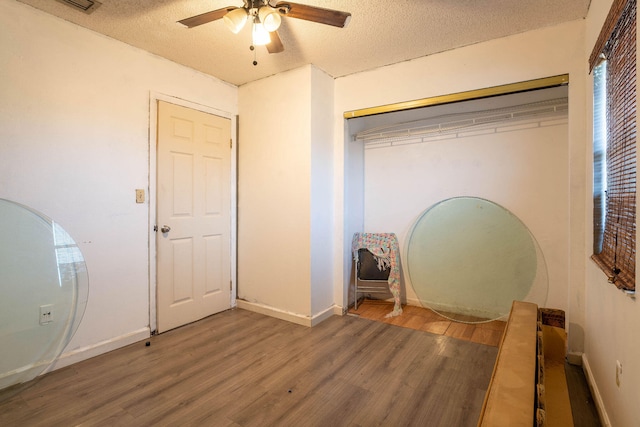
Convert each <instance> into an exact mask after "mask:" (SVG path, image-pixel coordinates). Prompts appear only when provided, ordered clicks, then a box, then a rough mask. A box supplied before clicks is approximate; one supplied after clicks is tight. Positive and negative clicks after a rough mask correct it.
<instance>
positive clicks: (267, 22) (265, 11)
mask: <svg viewBox="0 0 640 427" xmlns="http://www.w3.org/2000/svg"><path fill="white" fill-rule="evenodd" d="M258 18H260V22H262V25H264V28H265V30H267V31H268V32H272V31H276V30H277V29H278V28H280V23H281V22H282V18H281V17H280V14H279V13H278V11H277V10H275V9H274V8H272V7H269V6H262V7H261V8H260V9H259V10H258Z"/></svg>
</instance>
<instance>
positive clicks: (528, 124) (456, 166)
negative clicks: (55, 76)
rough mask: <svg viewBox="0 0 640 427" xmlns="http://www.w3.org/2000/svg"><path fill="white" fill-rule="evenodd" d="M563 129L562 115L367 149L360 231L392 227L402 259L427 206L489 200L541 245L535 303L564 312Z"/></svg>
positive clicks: (409, 287)
mask: <svg viewBox="0 0 640 427" xmlns="http://www.w3.org/2000/svg"><path fill="white" fill-rule="evenodd" d="M567 131H568V127H567V119H566V115H565V116H564V118H563V117H562V116H554V117H547V118H540V119H539V120H538V121H532V119H527V120H523V121H520V122H519V123H502V124H501V123H497V124H495V126H494V127H492V128H488V129H485V131H484V132H479V131H476V132H472V131H469V132H460V133H459V134H452V135H449V136H448V137H434V138H433V140H428V141H426V142H422V143H412V144H402V145H391V144H388V145H384V144H381V145H382V146H379V147H376V146H371V148H365V183H366V184H365V208H364V209H365V224H364V231H365V232H384V231H388V232H395V233H396V234H397V236H398V241H399V244H400V258H401V260H406V259H407V249H408V248H407V245H408V240H409V238H410V237H411V235H410V232H411V227H412V226H413V225H414V223H415V222H416V221H417V220H418V218H420V216H421V215H422V214H423V212H424V211H425V210H426V209H428V208H430V207H431V206H433V205H434V204H436V203H438V202H440V201H442V200H445V199H449V198H452V197H460V196H472V197H479V198H483V199H487V200H490V201H492V202H494V203H497V204H499V205H500V206H503V207H504V208H506V209H508V210H509V211H510V212H511V213H513V214H514V215H515V216H516V217H517V218H519V220H520V221H522V223H523V224H524V225H525V226H526V227H527V228H528V229H529V231H530V232H531V234H532V235H533V237H534V239H535V240H536V241H537V243H538V244H539V245H540V248H541V251H542V254H543V255H544V260H543V261H541V262H542V263H543V264H546V270H547V271H546V273H547V275H548V292H547V293H546V294H545V296H546V297H547V298H546V300H545V299H544V298H534V299H533V300H532V301H533V302H536V303H538V304H546V305H544V306H546V307H554V308H559V309H562V310H568V308H569V307H568V290H567V283H568V280H569V277H568V272H567V269H566V265H567V264H568V255H569V211H568V207H569V205H568V203H567V202H566V201H567V200H568V196H569V170H568V167H569V161H568V141H567V135H568V132H567ZM460 261H461V262H464V260H460ZM450 268H452V269H454V268H456V265H451V266H450ZM402 269H403V272H404V274H403V280H404V285H405V286H404V288H403V289H404V290H405V298H406V300H407V302H408V303H409V304H413V305H420V299H419V297H418V295H416V289H415V287H414V286H415V285H414V284H413V283H412V282H411V277H410V271H409V269H408V265H407V263H403V264H402ZM433 279H435V280H437V278H433ZM540 283H543V282H540ZM539 289H543V287H540V288H539ZM469 292H470V294H473V292H474V291H473V290H469ZM419 293H420V292H418V294H419ZM505 314H506V313H505Z"/></svg>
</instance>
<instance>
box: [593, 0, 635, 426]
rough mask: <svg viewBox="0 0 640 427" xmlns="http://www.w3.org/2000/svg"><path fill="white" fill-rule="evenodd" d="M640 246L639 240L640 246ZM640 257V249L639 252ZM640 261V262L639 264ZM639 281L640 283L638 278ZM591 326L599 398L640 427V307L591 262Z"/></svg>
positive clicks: (606, 4)
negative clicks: (618, 378)
mask: <svg viewBox="0 0 640 427" xmlns="http://www.w3.org/2000/svg"><path fill="white" fill-rule="evenodd" d="M611 3H612V2H611V1H610V0H594V1H592V2H591V6H590V8H589V15H588V16H587V20H586V28H587V30H586V40H585V59H584V61H585V63H586V62H587V59H588V56H589V54H590V53H591V50H592V49H593V45H594V43H595V41H596V39H597V37H598V35H599V33H600V29H601V28H602V24H603V22H604V20H605V18H606V16H607V13H608V12H609V8H610V7H611ZM585 91H586V93H587V99H589V100H590V99H591V97H592V96H593V81H592V78H591V76H589V79H588V81H587V82H586V85H585ZM588 105H589V108H588V109H587V112H586V119H587V128H588V129H591V127H592V117H593V116H592V114H593V112H592V111H593V110H592V108H591V102H589V103H588ZM587 135H589V137H588V138H587V144H586V147H585V148H586V153H585V157H586V160H587V165H586V171H587V174H586V182H587V184H588V185H587V189H586V194H587V195H590V194H591V193H592V182H593V178H592V175H591V170H592V169H591V161H592V148H591V147H592V145H591V143H592V141H591V134H590V133H587ZM585 205H586V208H585V211H586V221H585V227H586V228H585V234H586V235H587V238H586V239H585V242H584V246H585V251H586V252H587V254H591V248H592V238H593V229H592V220H591V215H592V211H593V210H592V199H591V197H590V196H589V197H587V198H586V200H585ZM636 243H637V242H636ZM636 253H638V251H637V250H636ZM636 261H637V260H636ZM636 282H637V279H636ZM585 304H586V312H587V316H586V322H585V328H584V334H585V354H584V361H585V366H586V368H587V372H588V374H589V375H590V376H592V378H593V380H594V381H595V384H596V385H597V390H596V396H595V397H596V399H597V401H598V403H599V404H600V405H603V406H604V408H605V410H606V414H607V416H608V419H609V422H610V425H612V426H637V425H640V406H639V405H638V403H639V402H640V400H639V399H640V397H639V396H640V364H639V363H638V361H639V360H640V339H638V337H639V336H640V335H639V334H640V333H639V331H638V327H639V326H640V305H638V302H637V301H635V300H632V299H631V298H629V297H628V296H626V295H625V294H624V293H623V292H621V291H619V290H618V289H617V288H616V287H615V286H614V285H612V284H609V283H607V278H606V276H605V274H604V273H603V272H602V271H601V270H600V269H599V268H598V267H597V266H596V265H595V263H593V262H592V261H591V260H587V263H586V295H585ZM616 361H620V362H621V363H622V378H621V382H620V387H618V386H616V382H615V373H616Z"/></svg>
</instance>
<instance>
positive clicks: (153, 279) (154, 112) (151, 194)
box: [148, 91, 238, 333]
mask: <svg viewBox="0 0 640 427" xmlns="http://www.w3.org/2000/svg"><path fill="white" fill-rule="evenodd" d="M158 101H164V102H168V103H170V104H176V105H180V106H182V107H186V108H190V109H192V110H198V111H202V112H204V113H208V114H213V115H215V116H218V117H223V118H226V119H230V120H231V144H232V145H231V165H230V167H231V168H230V177H229V178H230V182H231V189H230V190H231V193H230V195H231V224H230V227H231V234H230V236H229V238H230V240H231V242H230V243H231V248H230V251H231V254H230V255H231V257H230V261H231V265H230V266H229V267H230V269H231V275H230V277H231V296H230V298H231V301H229V307H232V308H233V307H235V306H236V295H237V287H236V279H237V237H238V236H237V230H238V228H237V218H238V215H237V212H238V210H237V194H238V191H237V183H238V176H237V171H238V165H237V159H238V143H237V134H238V132H237V128H238V126H237V121H238V119H237V116H236V115H234V114H231V113H229V112H227V111H222V110H219V109H217V108H214V107H209V106H207V105H202V104H198V103H196V102H192V101H187V100H185V99H181V98H176V97H174V96H171V95H166V94H162V93H157V92H153V91H152V92H150V95H149V191H148V200H149V222H148V225H149V229H148V236H149V330H150V331H151V333H155V331H156V330H157V326H158V325H157V320H158V319H157V315H158V314H157V291H158V284H157V272H156V268H157V248H156V232H155V231H154V230H153V227H154V226H155V225H156V224H157V212H156V209H157V203H156V191H157V173H158V169H157V166H158V165H157V163H158V159H157V154H158V153H157V140H158Z"/></svg>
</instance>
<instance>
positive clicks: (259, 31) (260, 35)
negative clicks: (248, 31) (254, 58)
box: [252, 19, 271, 46]
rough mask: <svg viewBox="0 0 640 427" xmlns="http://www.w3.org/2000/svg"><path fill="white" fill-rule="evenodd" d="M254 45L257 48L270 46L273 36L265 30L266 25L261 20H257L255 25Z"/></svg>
mask: <svg viewBox="0 0 640 427" xmlns="http://www.w3.org/2000/svg"><path fill="white" fill-rule="evenodd" d="M252 34H253V44H254V45H255V46H264V45H266V44H269V42H270V41H271V36H270V35H269V32H268V31H267V30H266V29H265V28H264V25H262V23H261V22H260V21H259V20H257V19H256V20H255V21H254V23H253V33H252Z"/></svg>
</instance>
